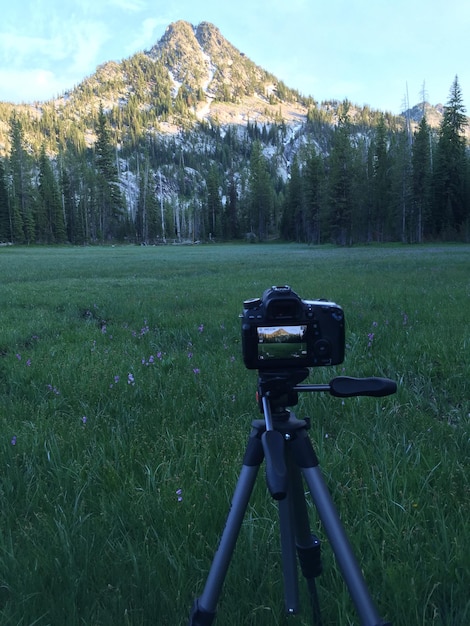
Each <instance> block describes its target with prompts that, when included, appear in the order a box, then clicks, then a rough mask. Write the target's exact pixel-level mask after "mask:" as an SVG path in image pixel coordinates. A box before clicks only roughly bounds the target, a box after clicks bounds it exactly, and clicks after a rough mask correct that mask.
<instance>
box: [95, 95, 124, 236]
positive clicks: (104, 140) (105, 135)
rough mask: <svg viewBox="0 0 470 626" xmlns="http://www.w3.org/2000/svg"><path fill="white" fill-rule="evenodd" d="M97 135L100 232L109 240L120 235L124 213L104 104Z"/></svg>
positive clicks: (96, 153) (100, 113)
mask: <svg viewBox="0 0 470 626" xmlns="http://www.w3.org/2000/svg"><path fill="white" fill-rule="evenodd" d="M96 133H97V140H96V144H95V155H96V167H97V171H98V178H97V190H96V191H97V194H96V198H97V202H98V210H99V218H98V219H99V231H100V235H101V238H103V239H108V238H112V237H113V236H115V235H116V234H117V233H118V231H119V222H120V221H123V218H124V213H123V199H122V196H121V191H120V188H119V176H118V169H117V165H116V156H115V148H114V147H113V145H112V142H111V133H110V129H109V126H108V122H107V119H106V116H105V114H104V109H103V105H102V104H100V108H99V112H98V124H97V129H96Z"/></svg>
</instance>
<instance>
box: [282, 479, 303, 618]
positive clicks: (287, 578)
mask: <svg viewBox="0 0 470 626" xmlns="http://www.w3.org/2000/svg"><path fill="white" fill-rule="evenodd" d="M279 529H280V534H281V556H282V573H283V577H284V603H285V607H286V613H287V614H288V615H295V614H296V613H298V610H299V584H298V578H297V557H296V553H295V530H294V510H293V502H292V495H291V493H290V492H289V491H287V494H286V497H285V498H284V499H282V500H279Z"/></svg>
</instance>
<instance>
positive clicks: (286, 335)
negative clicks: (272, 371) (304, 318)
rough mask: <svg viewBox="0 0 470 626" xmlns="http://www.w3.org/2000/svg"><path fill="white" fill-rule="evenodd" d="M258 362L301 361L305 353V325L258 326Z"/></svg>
mask: <svg viewBox="0 0 470 626" xmlns="http://www.w3.org/2000/svg"><path fill="white" fill-rule="evenodd" d="M257 332H258V360H259V361H270V360H278V359H283V360H286V359H287V360H288V359H302V358H305V357H306V356H307V354H308V352H307V325H306V324H299V325H298V326H259V327H258V328H257Z"/></svg>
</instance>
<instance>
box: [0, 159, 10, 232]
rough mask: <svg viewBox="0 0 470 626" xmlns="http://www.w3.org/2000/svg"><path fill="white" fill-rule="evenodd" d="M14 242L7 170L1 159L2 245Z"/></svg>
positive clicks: (0, 223)
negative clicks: (6, 177)
mask: <svg viewBox="0 0 470 626" xmlns="http://www.w3.org/2000/svg"><path fill="white" fill-rule="evenodd" d="M11 240H12V219H11V215H10V206H9V198H8V189H7V185H6V180H5V168H4V166H3V160H2V159H0V243H1V242H6V241H11Z"/></svg>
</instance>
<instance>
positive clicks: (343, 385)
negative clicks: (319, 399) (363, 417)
mask: <svg viewBox="0 0 470 626" xmlns="http://www.w3.org/2000/svg"><path fill="white" fill-rule="evenodd" d="M396 390H397V384H396V382H395V381H394V380H390V379H389V378H377V377H372V378H352V377H351V376H337V377H336V378H333V380H330V394H331V395H332V396H336V397H337V398H349V397H351V396H374V397H377V398H378V397H381V396H389V395H390V394H392V393H395V392H396Z"/></svg>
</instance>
